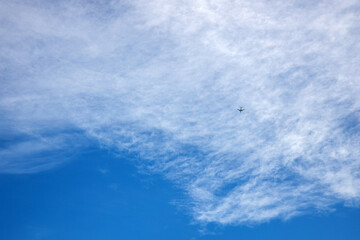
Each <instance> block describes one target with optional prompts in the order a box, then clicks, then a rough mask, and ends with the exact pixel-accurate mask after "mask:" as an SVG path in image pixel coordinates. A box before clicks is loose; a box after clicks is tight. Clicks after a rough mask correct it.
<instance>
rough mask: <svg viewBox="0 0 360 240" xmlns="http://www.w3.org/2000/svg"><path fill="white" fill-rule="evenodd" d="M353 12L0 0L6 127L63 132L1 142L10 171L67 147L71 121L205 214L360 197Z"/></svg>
mask: <svg viewBox="0 0 360 240" xmlns="http://www.w3.org/2000/svg"><path fill="white" fill-rule="evenodd" d="M358 9H359V3H358V2H357V1H330V2H327V3H323V2H318V3H313V2H312V1H305V2H304V1H291V2H288V3H284V2H281V1H270V2H269V1H251V2H250V1H238V2H233V1H196V2H193V1H173V2H171V3H170V2H167V1H151V2H148V1H135V2H131V3H130V2H126V1H125V2H124V1H121V2H116V1H114V2H112V3H111V4H110V5H108V6H103V5H101V4H98V3H86V2H82V1H73V2H68V3H66V4H57V5H55V4H53V3H49V2H46V1H44V2H39V4H31V3H26V2H25V3H24V2H6V1H5V2H3V3H1V6H0V11H1V14H0V15H1V16H2V17H1V32H2V33H3V34H2V36H5V37H3V38H2V39H1V40H0V44H1V52H2V55H1V60H0V61H1V65H2V68H1V73H2V74H3V75H4V76H5V77H4V78H3V80H2V84H3V85H4V86H5V87H4V88H3V89H2V90H1V92H0V94H1V102H0V109H1V112H2V113H3V115H4V116H6V119H5V118H4V120H3V121H2V122H1V125H2V127H1V131H2V132H6V133H7V134H10V135H11V136H13V135H14V134H15V135H16V134H17V135H21V136H23V135H31V136H34V135H36V136H39V138H40V137H44V136H47V132H48V131H50V130H51V131H52V132H55V134H54V135H55V136H54V135H52V138H51V139H54V140H51V141H47V144H45V145H44V141H42V140H41V141H40V140H38V139H39V138H37V140H33V141H32V140H29V141H28V140H27V141H26V142H22V143H17V144H15V143H14V144H9V145H6V146H5V147H4V148H3V150H2V153H1V155H2V156H3V157H2V159H3V160H1V166H3V167H2V168H3V169H4V170H3V172H22V171H24V172H26V171H25V170H24V169H32V168H31V167H30V168H29V167H26V168H24V167H23V163H25V162H26V165H28V166H31V165H32V164H34V166H36V164H38V163H37V162H36V161H34V160H33V159H32V158H31V157H30V158H26V157H25V155H26V156H27V155H31V154H32V153H31V152H32V151H39V152H41V151H43V150H42V149H43V148H45V149H57V148H59V149H67V150H68V151H69V149H71V145H68V144H67V145H66V144H65V145H63V146H62V144H57V142H66V138H67V137H69V136H70V135H68V134H65V135H64V131H66V129H68V128H69V126H71V128H72V129H77V130H79V131H81V132H83V133H84V135H85V136H86V137H88V138H93V139H96V140H97V141H99V143H100V144H101V145H102V146H105V147H108V148H111V149H116V150H117V151H119V152H121V151H131V152H134V153H137V154H138V156H139V159H138V164H139V165H140V166H142V167H143V168H144V169H147V170H148V171H153V172H159V173H161V174H163V175H164V176H165V177H167V178H168V179H170V180H171V181H174V183H175V184H178V185H179V186H181V187H182V188H183V189H184V190H185V192H186V194H187V195H188V196H189V199H188V200H187V202H186V204H185V205H186V206H188V207H189V208H190V209H191V210H192V212H193V215H194V218H195V219H196V220H198V221H200V222H218V223H222V224H243V223H254V222H263V221H267V220H270V219H273V218H283V219H287V218H290V217H292V216H294V215H298V214H302V213H304V212H307V211H310V210H309V209H329V208H330V207H331V206H332V205H333V204H335V203H339V202H343V203H346V204H352V205H355V206H357V205H358V202H359V198H360V187H359V186H360V153H359V150H358V149H360V148H359V140H360V137H359V127H360V123H359V119H360V118H359V114H360V98H359V97H358V92H360V85H359V82H360V81H359V77H358V76H359V68H358V63H359V62H360V59H359V52H360V51H359V42H360V41H359V40H360V39H359V36H360V35H359V32H358V29H359V24H358V22H360V19H359V17H358V16H360V15H359V12H358V11H359V10H358ZM15 12H19V14H20V17H15V16H17V15H15V14H14V13H15ZM239 105H241V106H244V107H245V108H246V110H245V111H244V112H243V113H242V114H241V115H239V113H238V112H237V111H236V107H238V106H239ZM9 126H11V129H12V131H11V132H10V133H9V130H8V129H9ZM24 146H35V147H34V149H31V147H30V148H29V147H28V148H24ZM36 146H39V147H38V148H36ZM16 149H21V150H16ZM26 149H31V150H26ZM36 149H38V150H36ZM26 151H28V152H29V153H28V152H26ZM24 152H25V153H26V154H24ZM8 156H11V157H8ZM14 156H16V157H14ZM14 158H16V159H21V163H19V165H18V166H19V168H18V170H14V169H16V165H17V164H18V162H17V161H15V162H14V161H13V160H12V159H14ZM56 159H60V160H52V159H47V160H46V161H48V162H49V164H51V162H52V161H55V162H57V161H61V159H62V158H56ZM10 162H11V168H10V167H7V166H9V164H10ZM51 165H52V164H51ZM54 165H56V164H54ZM9 169H12V170H11V171H10V170H9ZM35 169H37V168H35ZM44 169H46V168H44ZM44 169H42V168H41V169H38V170H39V171H40V170H44ZM31 172H36V171H35V170H33V171H31Z"/></svg>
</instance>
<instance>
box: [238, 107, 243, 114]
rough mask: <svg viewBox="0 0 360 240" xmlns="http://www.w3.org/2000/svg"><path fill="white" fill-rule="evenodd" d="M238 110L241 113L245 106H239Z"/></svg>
mask: <svg viewBox="0 0 360 240" xmlns="http://www.w3.org/2000/svg"><path fill="white" fill-rule="evenodd" d="M237 110H238V111H239V112H240V113H241V112H242V111H244V110H245V109H244V108H243V107H240V108H237Z"/></svg>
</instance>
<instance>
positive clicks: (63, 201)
mask: <svg viewBox="0 0 360 240" xmlns="http://www.w3.org/2000/svg"><path fill="white" fill-rule="evenodd" d="M131 158H132V155H125V156H124V158H121V157H119V156H117V157H114V156H113V155H112V154H109V153H108V152H107V151H106V150H101V149H98V148H96V147H95V148H93V149H88V150H87V151H84V152H83V153H82V154H81V155H79V156H78V157H77V159H76V160H73V161H71V162H68V163H67V164H65V165H62V166H61V167H58V168H55V169H52V170H50V171H45V172H41V173H37V174H1V175H0V213H1V214H0V239H6V240H22V239H27V240H33V239H34V240H35V239H54V240H56V239H67V240H71V239H87V240H91V239H101V240H107V239H109V240H110V239H246V240H250V239H327V240H331V239H345V240H346V239H348V240H355V239H359V236H360V227H359V226H360V211H359V209H357V208H345V207H342V206H337V211H335V212H332V213H317V214H315V215H314V214H312V215H306V216H299V217H296V218H293V219H290V220H288V221H285V222H284V221H280V220H273V221H270V222H268V223H263V224H260V225H255V226H219V225H216V224H209V225H208V226H206V227H204V226H201V225H196V224H193V220H192V219H191V217H190V216H189V215H188V214H187V212H186V211H185V210H184V211H182V209H181V208H179V207H177V206H174V205H173V204H170V203H171V202H172V201H174V200H176V199H183V198H184V196H183V195H182V193H181V191H180V190H179V189H177V188H175V187H174V186H173V185H172V184H171V183H170V182H168V181H166V180H164V179H162V178H161V177H160V176H158V175H141V174H139V173H138V172H137V169H136V168H135V167H134V164H132V163H131Z"/></svg>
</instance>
